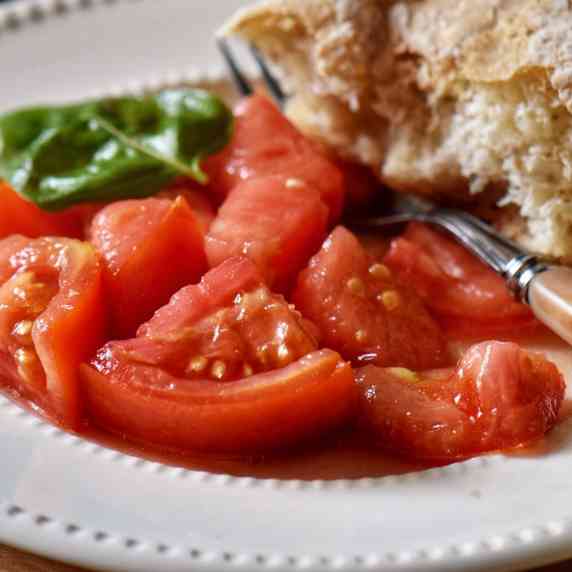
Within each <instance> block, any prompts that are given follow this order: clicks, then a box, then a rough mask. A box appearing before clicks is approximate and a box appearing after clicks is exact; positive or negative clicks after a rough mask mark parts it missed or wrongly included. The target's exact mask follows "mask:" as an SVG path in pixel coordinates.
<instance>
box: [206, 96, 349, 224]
mask: <svg viewBox="0 0 572 572" xmlns="http://www.w3.org/2000/svg"><path fill="white" fill-rule="evenodd" d="M204 169H205V170H206V172H207V173H208V175H209V179H210V187H211V188H212V189H213V191H215V192H216V193H219V194H220V195H222V196H223V197H226V196H228V195H229V194H230V193H231V192H233V193H234V192H235V190H236V189H237V188H238V185H239V184H240V183H242V182H243V181H245V180H250V179H256V178H258V177H268V176H273V175H280V176H283V175H287V176H288V177H290V178H292V179H299V180H301V181H303V182H305V183H306V184H307V185H308V186H309V187H311V188H313V189H315V190H317V191H318V192H319V193H320V195H321V197H322V200H323V202H324V203H325V204H326V205H327V206H328V208H329V220H330V223H332V224H333V223H335V222H336V221H337V220H338V219H339V218H340V215H341V214H342V210H343V204H344V178H343V174H342V172H341V170H340V169H339V168H338V167H337V166H336V164H335V163H334V162H333V161H331V160H330V159H329V158H328V157H327V156H326V155H325V154H324V153H323V152H322V150H321V149H320V147H319V146H318V145H317V144H316V143H314V142H313V141H311V140H310V139H307V138H306V137H305V136H304V135H303V134H302V133H301V132H300V131H299V130H298V129H297V128H296V127H295V126H294V125H293V124H292V123H290V121H289V120H288V119H287V118H286V117H285V116H284V115H283V114H282V113H281V111H280V110H279V109H278V108H277V107H276V105H275V104H274V103H273V102H272V101H270V100H269V99H268V98H267V97H265V96H264V95H261V94H255V95H252V96H250V97H247V98H244V99H243V100H241V101H240V102H239V104H238V105H237V107H236V109H235V127H234V135H233V138H232V141H231V142H230V144H229V145H227V147H225V149H223V150H222V151H221V152H220V153H218V154H217V155H213V156H211V157H208V158H207V159H206V160H205V162H204ZM240 188H243V187H240Z"/></svg>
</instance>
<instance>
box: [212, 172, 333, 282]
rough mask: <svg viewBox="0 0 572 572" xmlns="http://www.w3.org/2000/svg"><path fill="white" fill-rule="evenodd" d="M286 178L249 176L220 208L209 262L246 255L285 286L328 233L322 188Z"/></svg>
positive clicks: (214, 226)
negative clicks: (289, 182)
mask: <svg viewBox="0 0 572 572" xmlns="http://www.w3.org/2000/svg"><path fill="white" fill-rule="evenodd" d="M288 181H289V180H288V178H286V177H266V178H263V177H260V178H258V179H253V180H251V181H246V182H245V183H242V184H241V185H240V188H238V189H237V191H236V192H234V193H232V194H231V195H230V196H229V197H228V198H227V199H226V201H225V202H224V204H223V205H222V207H221V208H220V209H219V212H218V215H217V217H216V219H215V220H214V222H213V223H212V225H211V227H210V230H209V233H208V235H207V237H206V252H207V257H208V261H209V265H210V266H211V268H212V267H215V266H218V265H219V264H220V263H221V262H223V261H224V260H226V259H227V258H231V257H233V256H240V255H246V256H248V257H249V258H250V259H251V260H252V261H253V262H255V263H256V265H257V266H258V268H259V269H260V271H261V272H262V273H263V275H264V278H265V280H266V282H267V283H268V284H269V285H270V286H272V287H273V288H274V289H276V290H278V291H281V292H284V291H287V290H288V289H289V288H290V287H291V285H292V284H293V282H294V281H295V279H296V276H297V274H298V272H300V270H302V268H303V267H304V266H305V265H306V263H307V262H308V259H309V258H310V256H312V254H313V253H314V252H316V250H318V249H319V248H320V244H321V243H322V241H323V240H324V238H325V236H326V225H327V217H328V213H327V209H326V207H325V206H324V205H323V203H322V200H321V198H320V195H319V193H317V192H316V191H313V190H312V189H311V188H309V187H308V186H307V185H305V184H304V183H300V184H297V185H295V186H290V185H289V184H288Z"/></svg>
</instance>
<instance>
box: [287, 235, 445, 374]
mask: <svg viewBox="0 0 572 572" xmlns="http://www.w3.org/2000/svg"><path fill="white" fill-rule="evenodd" d="M293 300H294V302H295V304H296V306H297V307H298V309H299V310H300V311H301V312H302V314H303V315H304V316H305V317H306V318H308V319H310V320H312V322H314V323H315V324H316V325H317V326H318V328H319V330H320V332H321V334H322V336H323V339H324V342H325V345H326V346H327V347H330V348H332V349H335V350H336V351H339V352H340V353H341V354H342V356H344V358H346V359H350V360H353V361H354V362H355V363H362V364H363V363H366V362H371V363H375V364H377V365H393V366H398V365H401V366H406V367H411V368H414V369H427V368H431V367H439V366H441V365H444V363H445V361H446V359H447V352H446V349H445V341H444V339H443V336H442V334H441V332H440V329H439V327H438V326H437V324H436V323H435V322H434V320H433V319H432V318H431V316H430V315H429V313H428V312H427V310H426V309H425V307H424V306H423V303H422V302H421V301H420V300H419V299H418V298H417V296H416V295H415V294H414V293H413V292H411V291H410V290H408V289H406V288H405V287H404V286H401V285H398V284H397V283H396V282H395V281H394V280H393V278H392V277H391V273H390V272H389V270H388V269H387V267H385V266H384V265H383V264H380V263H378V262H374V261H373V260H372V259H371V258H369V257H368V255H367V254H366V252H365V250H364V249H363V247H362V246H361V245H360V243H359V242H358V240H357V238H356V237H355V236H354V235H353V234H352V233H351V232H350V231H348V230H347V229H345V228H344V227H341V226H340V227H337V228H336V229H334V231H333V232H332V233H331V234H330V236H329V237H328V239H327V240H326V241H325V242H324V244H323V246H322V249H321V250H320V252H318V254H316V256H314V257H313V258H312V259H311V261H310V264H309V265H308V268H306V270H304V271H303V272H302V273H301V274H300V276H299V278H298V283H297V286H296V289H295V291H294V294H293Z"/></svg>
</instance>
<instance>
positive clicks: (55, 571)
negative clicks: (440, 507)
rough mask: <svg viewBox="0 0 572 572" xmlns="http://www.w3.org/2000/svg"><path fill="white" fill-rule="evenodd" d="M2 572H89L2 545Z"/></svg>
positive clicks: (546, 571)
mask: <svg viewBox="0 0 572 572" xmlns="http://www.w3.org/2000/svg"><path fill="white" fill-rule="evenodd" d="M571 570H572V561H568V562H562V563H561V564H553V565H552V566H545V567H543V568H536V569H534V571H531V572H570V571H571ZM0 572H88V571H86V570H85V569H84V568H77V567H76V566H67V565H65V564H59V563H57V562H53V561H51V560H45V559H44V558H38V557H37V556H33V555H31V554H26V553H24V552H20V551H19V550H14V549H13V548H8V547H6V546H1V545H0Z"/></svg>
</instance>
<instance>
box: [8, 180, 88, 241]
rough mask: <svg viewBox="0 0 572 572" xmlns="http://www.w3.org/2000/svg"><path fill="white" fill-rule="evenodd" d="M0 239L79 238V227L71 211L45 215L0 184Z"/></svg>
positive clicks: (78, 222) (80, 233) (46, 213)
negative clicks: (14, 236) (10, 237)
mask: <svg viewBox="0 0 572 572" xmlns="http://www.w3.org/2000/svg"><path fill="white" fill-rule="evenodd" d="M0 205H1V207H0V238H5V237H7V236H10V235H11V234H22V235H25V236H28V237H30V238H38V237H40V236H69V237H73V238H80V237H81V236H82V226H81V221H80V219H79V217H77V216H76V215H75V213H74V212H73V211H64V212H62V213H48V212H45V211H43V210H42V209H40V208H39V207H37V206H36V205H35V204H33V203H31V202H29V201H27V200H25V199H23V198H22V197H20V195H19V194H18V193H16V191H14V190H13V189H12V188H11V187H10V186H8V185H7V184H6V183H3V182H2V181H0Z"/></svg>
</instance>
